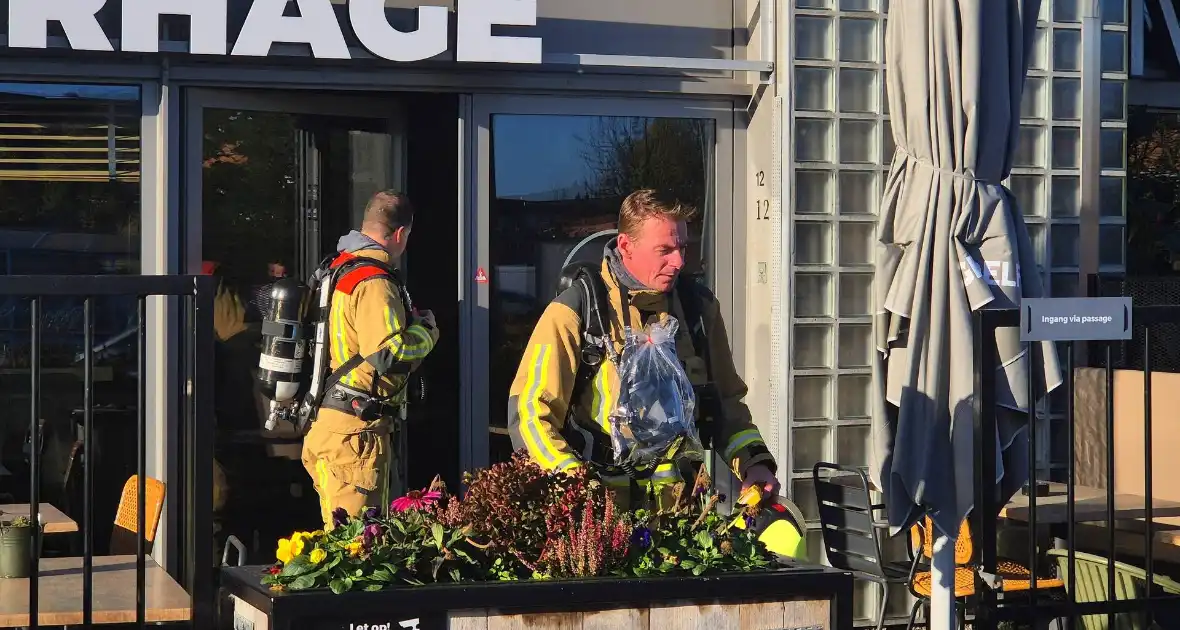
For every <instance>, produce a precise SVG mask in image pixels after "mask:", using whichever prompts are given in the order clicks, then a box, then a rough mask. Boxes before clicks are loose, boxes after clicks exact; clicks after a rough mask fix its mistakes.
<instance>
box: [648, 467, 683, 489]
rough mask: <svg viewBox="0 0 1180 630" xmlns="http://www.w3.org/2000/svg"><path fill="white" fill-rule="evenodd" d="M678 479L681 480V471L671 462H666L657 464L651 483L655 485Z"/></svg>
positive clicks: (673, 481)
mask: <svg viewBox="0 0 1180 630" xmlns="http://www.w3.org/2000/svg"><path fill="white" fill-rule="evenodd" d="M678 481H680V471H679V470H677V468H676V466H675V465H673V464H672V463H671V462H665V463H663V464H660V465H658V466H656V469H655V472H653V473H652V474H651V483H652V484H654V485H663V484H666V483H676V482H678Z"/></svg>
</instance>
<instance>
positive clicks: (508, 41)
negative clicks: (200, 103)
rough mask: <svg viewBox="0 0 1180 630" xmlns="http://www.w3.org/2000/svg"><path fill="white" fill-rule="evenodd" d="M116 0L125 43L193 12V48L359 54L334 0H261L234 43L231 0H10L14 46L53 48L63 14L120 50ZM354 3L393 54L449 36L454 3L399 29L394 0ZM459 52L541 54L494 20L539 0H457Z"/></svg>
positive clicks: (82, 36)
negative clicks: (388, 9)
mask: <svg viewBox="0 0 1180 630" xmlns="http://www.w3.org/2000/svg"><path fill="white" fill-rule="evenodd" d="M108 1H112V2H119V1H121V2H122V5H123V6H122V9H123V11H122V16H123V23H122V34H121V39H120V49H121V50H122V51H125V52H142V53H158V52H160V32H159V31H160V16H162V15H177V16H188V17H189V18H190V20H191V28H190V29H189V30H190V32H191V33H192V34H191V37H190V41H189V52H190V53H191V54H194V55H215V56H225V55H227V54H228V55H231V56H239V57H265V56H267V55H269V54H270V48H271V46H272V45H273V44H276V43H288V44H307V45H308V46H310V47H311V53H312V56H313V57H315V58H318V59H350V58H351V55H350V53H349V51H348V45H347V44H346V42H345V39H344V33H343V32H342V31H341V29H340V23H339V22H338V21H337V19H336V13H335V11H333V7H332V3H331V0H295V4H296V5H297V7H298V9H299V15H298V16H287V15H283V12H284V10H285V9H286V6H287V0H254V2H253V4H252V5H251V6H250V11H249V13H248V14H247V15H246V21H245V23H244V24H243V26H242V31H241V33H240V34H239V35H238V38H237V41H235V42H234V45H233V48H232V50H231V49H230V47H229V43H228V41H227V40H228V36H227V35H228V22H229V18H228V13H229V9H228V0H9V2H8V46H9V47H10V48H40V49H43V48H47V47H48V40H49V23H50V22H57V23H59V24H61V27H62V30H63V31H64V32H65V35H66V39H67V40H68V41H69V44H70V47H71V48H73V49H74V50H93V51H108V52H113V51H114V46H113V45H112V44H111V40H110V39H109V38H108V37H107V35H106V33H104V32H103V30H102V26H101V25H100V24H99V22H98V18H97V14H98V11H99V10H100V9H102V8H103V6H105V5H106V3H107V2H108ZM345 10H346V11H347V12H348V21H349V23H350V25H351V26H352V30H353V32H354V33H356V36H357V39H359V40H360V43H361V45H362V46H364V48H365V49H366V50H368V51H369V52H370V53H372V54H373V55H375V56H377V57H380V58H383V59H388V60H390V61H421V60H424V59H430V58H432V57H436V56H438V55H439V54H442V53H443V52H445V51H446V50H447V48H448V47H449V46H450V42H449V41H448V33H447V20H448V15H447V13H448V10H447V9H446V7H436V6H423V7H418V28H417V29H416V30H414V31H411V32H403V31H399V30H397V29H395V28H393V26H391V25H390V24H389V20H388V19H387V18H386V16H385V0H349V2H348V4H347V5H346V8H345ZM456 13H457V16H456V20H457V28H456V33H457V34H456V42H455V60H456V61H468V62H491V63H522V64H539V63H541V39H540V38H539V37H509V36H502V35H492V25H508V26H536V25H537V0H457V5H456Z"/></svg>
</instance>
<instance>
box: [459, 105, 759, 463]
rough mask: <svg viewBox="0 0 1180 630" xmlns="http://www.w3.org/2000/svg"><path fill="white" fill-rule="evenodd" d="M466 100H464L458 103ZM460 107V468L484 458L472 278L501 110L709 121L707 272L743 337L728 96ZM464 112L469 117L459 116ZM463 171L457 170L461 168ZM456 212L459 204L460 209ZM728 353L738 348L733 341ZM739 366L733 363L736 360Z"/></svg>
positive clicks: (480, 357) (486, 357)
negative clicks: (464, 207) (738, 315)
mask: <svg viewBox="0 0 1180 630" xmlns="http://www.w3.org/2000/svg"><path fill="white" fill-rule="evenodd" d="M465 102H466V101H464V103H465ZM464 103H461V107H460V117H461V120H460V125H461V132H462V133H461V134H460V142H461V144H463V145H464V149H463V150H466V151H468V152H469V155H468V154H462V155H461V156H460V157H461V159H460V164H461V165H463V166H464V168H468V169H470V172H471V173H472V176H471V177H466V178H464V179H463V180H462V181H463V186H462V187H461V190H464V191H465V193H466V194H465V195H464V196H463V200H464V201H465V202H466V203H467V204H468V205H469V206H470V207H471V208H472V209H473V211H471V212H466V213H464V214H462V215H461V224H460V228H461V230H462V232H463V236H464V237H465V241H464V242H463V243H461V248H462V250H463V252H464V253H463V260H462V264H461V265H460V273H461V276H462V278H461V281H460V285H459V293H460V300H461V301H462V302H463V304H462V308H461V317H462V320H463V322H464V326H463V330H462V331H461V334H462V335H463V338H462V339H463V343H462V350H461V355H460V356H461V363H462V370H463V371H462V382H461V383H460V387H459V395H460V396H461V403H460V409H461V413H462V415H461V418H460V436H461V439H462V442H461V444H460V464H461V465H462V467H463V470H474V469H476V468H481V467H484V466H487V465H488V461H489V440H488V431H489V421H488V419H489V414H488V409H489V404H490V403H491V391H490V385H489V379H488V365H489V361H490V358H491V352H490V348H489V338H488V335H489V332H490V327H489V324H490V322H489V316H488V313H489V308H490V306H491V294H490V291H489V285H488V284H479V283H476V281H475V276H476V273H477V270H478V269H479V268H483V269H484V270H485V271H486V272H487V273H488V274H489V275H491V265H490V261H491V258H490V256H491V252H490V243H489V234H490V232H491V198H490V195H491V189H492V186H491V181H490V173H491V142H492V117H493V116H494V115H497V114H506V115H513V114H516V115H555V116H644V117H652V118H705V119H712V120H713V121H714V122H715V128H714V129H715V137H714V142H715V144H714V156H713V162H714V200H713V201H714V209H715V211H714V213H713V222H712V225H711V226H710V227H711V228H712V233H711V239H712V242H711V243H710V244H709V245H710V254H709V256H710V260H709V261H708V262H709V275H710V280H711V284H712V285H713V287H714V292H715V293H716V295H717V297H718V299H719V300H720V302H721V308H722V313H723V316H724V317H725V319H726V322H727V325H728V328H729V333H730V343H731V344H737V343H738V340H741V339H742V338H743V332H744V331H743V328H744V325H743V323H742V321H741V320H740V319H739V318H736V317H734V313H736V312H741V309H740V308H739V304H740V303H741V302H743V301H744V299H745V290H744V284H743V282H744V281H743V278H744V277H745V276H744V267H745V257H744V256H741V255H738V256H735V255H734V254H733V249H734V247H733V246H734V245H735V244H736V243H735V235H736V234H738V233H741V232H740V231H739V230H738V229H736V228H738V227H739V226H738V225H737V224H736V223H735V221H737V220H738V216H736V215H740V213H734V212H733V208H735V207H738V208H740V207H742V205H743V204H744V203H745V187H743V186H736V185H735V182H736V181H744V180H740V179H739V178H741V177H743V176H744V164H745V160H744V159H742V160H738V159H736V157H737V156H735V145H737V146H744V131H743V130H744V125H743V124H741V123H740V122H739V120H740V119H739V115H740V116H744V112H740V111H739V108H737V107H735V103H734V102H733V101H728V100H721V101H716V100H699V99H691V98H684V99H671V98H643V97H641V98H586V97H566V96H505V95H496V94H476V95H473V96H472V97H470V103H471V105H470V107H463V104H464ZM465 116H469V118H466V119H462V118H464V117H465ZM460 176H461V177H462V173H461V174H460ZM461 211H462V210H461ZM734 351H735V355H738V356H740V350H739V349H738V348H737V347H735V348H734ZM738 364H739V365H740V362H738Z"/></svg>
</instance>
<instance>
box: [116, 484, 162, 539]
mask: <svg viewBox="0 0 1180 630" xmlns="http://www.w3.org/2000/svg"><path fill="white" fill-rule="evenodd" d="M143 481H144V484H143V485H144V501H143V504H144V518H143V521H144V530H145V531H144V541H145V543H146V544H145V545H144V547H145V548H146V549H147V551H149V552H150V551H151V548H152V542H153V541H154V540H155V539H156V530H157V529H158V528H159V525H160V513H161V512H162V511H163V510H164V496H165V493H166V492H167V487H166V486H165V484H164V482H163V481H160V480H159V479H153V478H151V477H146V478H144V480H143ZM138 511H139V476H138V475H131V478H130V479H128V480H127V483H125V484H123V496H122V497H121V498H120V499H119V509H118V510H117V511H116V512H115V529H114V531H112V532H111V555H112V556H122V555H131V554H134V553H137V549H136V546H137V538H136V534H137V530H138V528H139V514H138Z"/></svg>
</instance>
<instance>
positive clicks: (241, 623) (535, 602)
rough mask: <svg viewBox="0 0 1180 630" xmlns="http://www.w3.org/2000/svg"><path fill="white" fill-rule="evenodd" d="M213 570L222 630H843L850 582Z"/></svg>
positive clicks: (815, 574) (740, 576) (757, 576)
mask: <svg viewBox="0 0 1180 630" xmlns="http://www.w3.org/2000/svg"><path fill="white" fill-rule="evenodd" d="M264 568H265V567H232V568H224V569H222V570H221V596H220V605H221V613H220V619H221V627H222V628H225V629H226V630H230V629H232V630H294V629H299V630H402V629H415V630H508V629H517V628H520V629H524V628H528V629H530V630H630V629H635V630H648V629H651V630H657V629H658V630H688V629H690V628H692V629H697V628H700V629H708V630H731V629H732V630H851V628H852V584H853V578H852V574H851V573H848V572H844V571H837V570H834V569H828V568H823V567H803V566H792V567H785V568H782V569H777V570H773V571H757V572H750V573H725V574H719V575H710V576H702V577H666V578H650V579H648V578H628V579H613V578H598V579H590V580H543V581H521V582H470V583H460V584H438V585H433V584H432V585H427V586H417V587H411V586H407V587H401V588H391V589H388V590H384V591H378V592H363V591H359V592H348V593H344V594H341V595H334V594H332V592H331V591H327V590H323V591H299V592H274V591H271V590H270V589H269V588H268V587H267V586H264V585H262V584H261V583H260V582H259V580H260V578H261V576H262V571H263V569H264Z"/></svg>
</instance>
